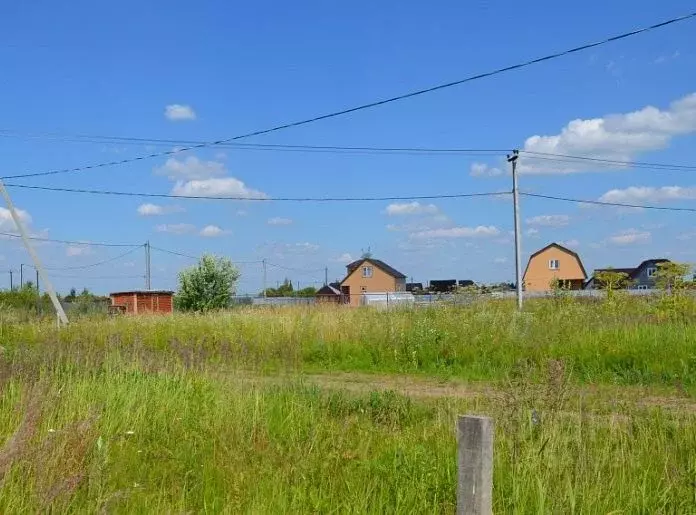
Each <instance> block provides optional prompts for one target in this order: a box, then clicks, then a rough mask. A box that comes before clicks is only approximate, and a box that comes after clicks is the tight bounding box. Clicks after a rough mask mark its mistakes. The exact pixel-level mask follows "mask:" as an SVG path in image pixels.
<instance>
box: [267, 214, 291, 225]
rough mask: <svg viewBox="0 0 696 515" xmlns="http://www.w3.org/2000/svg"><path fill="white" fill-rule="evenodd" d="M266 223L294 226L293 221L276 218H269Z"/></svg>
mask: <svg viewBox="0 0 696 515" xmlns="http://www.w3.org/2000/svg"><path fill="white" fill-rule="evenodd" d="M266 223H267V224H268V225H292V220H291V219H290V218H282V217H280V216H274V217H273V218H269V219H268V221H267V222H266Z"/></svg>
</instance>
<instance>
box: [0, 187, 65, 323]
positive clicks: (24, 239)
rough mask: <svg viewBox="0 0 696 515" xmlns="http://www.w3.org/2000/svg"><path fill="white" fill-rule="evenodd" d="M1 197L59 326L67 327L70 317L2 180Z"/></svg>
mask: <svg viewBox="0 0 696 515" xmlns="http://www.w3.org/2000/svg"><path fill="white" fill-rule="evenodd" d="M0 195H2V196H3V198H4V199H5V202H6V203H7V208H8V209H9V210H10V214H11V215H12V219H13V220H14V223H15V225H16V226H17V229H18V230H19V234H20V235H21V236H22V242H24V246H25V247H26V249H27V252H29V255H30V256H31V259H32V261H34V267H35V268H36V271H37V272H38V273H39V276H40V277H41V281H42V282H43V283H44V287H45V288H46V292H47V293H48V296H49V297H50V298H51V302H52V303H53V307H54V308H55V310H56V315H58V324H59V325H60V324H61V323H63V324H65V325H68V317H67V315H66V314H65V310H64V309H63V306H61V304H60V301H59V300H58V297H57V296H56V292H55V290H54V289H53V285H52V284H51V281H49V280H48V276H47V275H46V272H45V271H44V269H43V266H42V265H41V260H39V256H38V255H37V254H36V252H35V251H34V247H32V246H31V242H30V241H29V237H28V235H27V231H26V229H25V228H24V222H22V220H21V218H19V215H18V214H17V211H16V210H15V207H14V203H13V202H12V198H10V194H9V193H7V190H6V189H5V184H4V183H3V182H2V180H0ZM20 268H21V267H20ZM20 273H21V270H20Z"/></svg>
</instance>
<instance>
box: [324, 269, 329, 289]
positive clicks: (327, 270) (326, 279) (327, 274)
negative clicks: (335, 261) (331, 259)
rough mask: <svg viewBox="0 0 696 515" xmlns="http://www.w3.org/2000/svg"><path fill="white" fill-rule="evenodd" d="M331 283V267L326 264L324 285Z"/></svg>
mask: <svg viewBox="0 0 696 515" xmlns="http://www.w3.org/2000/svg"><path fill="white" fill-rule="evenodd" d="M328 284H329V267H328V266H325V267H324V286H327V285H328Z"/></svg>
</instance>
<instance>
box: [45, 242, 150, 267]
mask: <svg viewBox="0 0 696 515" xmlns="http://www.w3.org/2000/svg"><path fill="white" fill-rule="evenodd" d="M143 247H145V245H138V246H137V247H133V248H132V249H130V250H127V251H126V252H124V253H123V254H119V255H118V256H114V257H112V258H109V259H105V260H104V261H99V262H97V263H90V264H88V265H78V266H65V267H49V266H46V267H44V268H45V269H46V270H85V269H87V268H94V267H97V266H101V265H106V264H107V263H111V262H113V261H116V260H119V259H121V258H124V257H126V256H128V255H130V254H132V253H133V252H135V251H136V250H138V249H142V248H143Z"/></svg>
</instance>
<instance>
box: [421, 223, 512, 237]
mask: <svg viewBox="0 0 696 515" xmlns="http://www.w3.org/2000/svg"><path fill="white" fill-rule="evenodd" d="M498 234H500V231H499V230H498V228H497V227H494V226H493V225H479V226H478V227H450V228H447V229H444V228H441V229H430V230H426V231H419V232H414V233H411V235H410V236H411V238H416V239H429V238H447V239H449V238H474V237H488V236H497V235H498Z"/></svg>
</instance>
